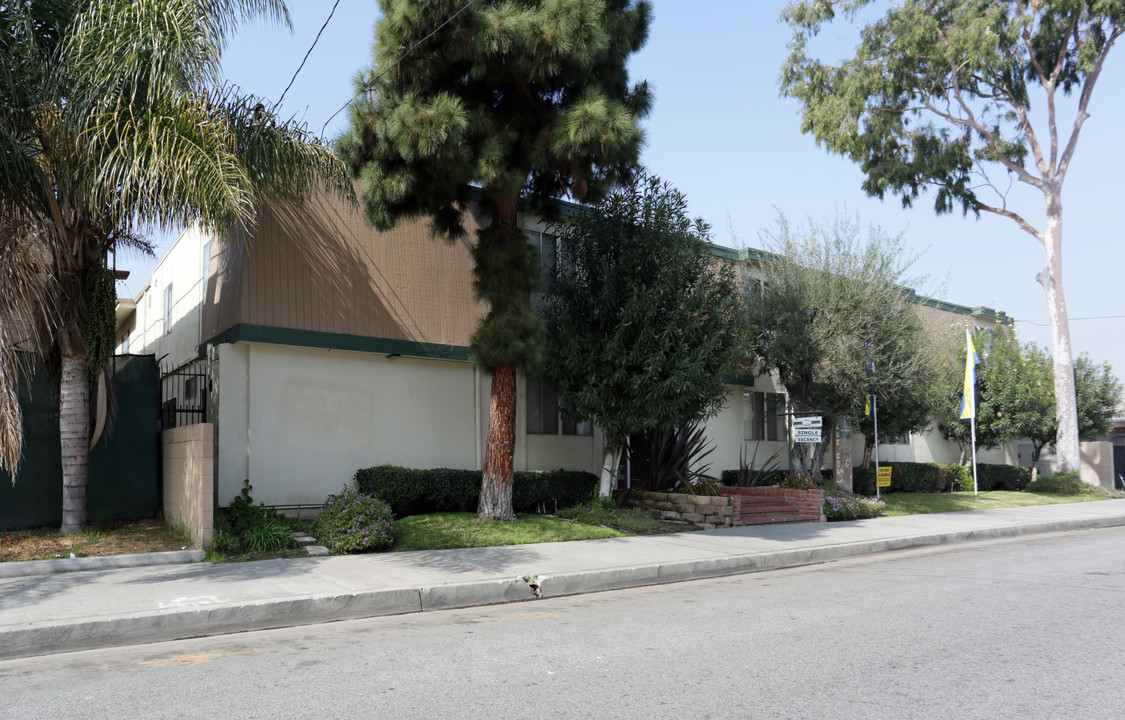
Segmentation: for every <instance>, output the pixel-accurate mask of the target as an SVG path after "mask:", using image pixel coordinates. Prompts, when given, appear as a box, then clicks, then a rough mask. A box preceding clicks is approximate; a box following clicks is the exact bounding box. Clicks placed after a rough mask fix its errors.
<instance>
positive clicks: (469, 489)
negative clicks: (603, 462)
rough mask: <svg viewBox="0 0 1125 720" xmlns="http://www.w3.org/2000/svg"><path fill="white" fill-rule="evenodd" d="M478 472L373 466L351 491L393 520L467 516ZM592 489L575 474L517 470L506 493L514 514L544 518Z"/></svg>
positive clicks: (592, 478)
mask: <svg viewBox="0 0 1125 720" xmlns="http://www.w3.org/2000/svg"><path fill="white" fill-rule="evenodd" d="M480 483H481V472H480V470H458V469H451V468H434V469H428V470H419V469H415V468H405V467H399V466H397V465H379V466H376V467H370V468H361V469H360V470H357V471H356V474H355V485H356V488H357V489H358V490H359V491H360V492H361V493H363V494H365V495H373V496H375V497H378V498H380V499H382V500H383V501H384V502H386V503H387V504H389V505H390V506H391V508H392V509H393V510H394V514H395V517H405V516H407V515H420V514H423V513H432V512H472V511H474V510H476V507H477V501H478V499H479V498H480ZM597 484H598V478H597V476H596V475H594V474H592V473H588V472H583V471H578V470H519V471H516V473H515V478H514V484H513V487H512V507H513V508H514V509H515V511H516V512H548V513H553V512H554V511H555V510H558V509H562V508H566V507H571V506H573V505H577V504H579V503H580V502H582V501H584V500H585V499H586V498H588V497H590V495H591V494H592V493H593V492H594V490H595V488H596V487H597Z"/></svg>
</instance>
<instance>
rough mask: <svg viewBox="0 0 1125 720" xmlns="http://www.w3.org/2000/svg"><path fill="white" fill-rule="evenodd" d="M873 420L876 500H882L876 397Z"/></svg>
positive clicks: (872, 400) (873, 397) (873, 399)
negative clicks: (879, 478)
mask: <svg viewBox="0 0 1125 720" xmlns="http://www.w3.org/2000/svg"><path fill="white" fill-rule="evenodd" d="M871 419H872V420H874V421H875V478H876V481H875V499H876V500H881V499H882V498H883V495H882V493H881V492H880V491H879V482H878V477H879V399H878V398H877V397H875V396H874V395H872V396H871Z"/></svg>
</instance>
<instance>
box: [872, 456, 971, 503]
mask: <svg viewBox="0 0 1125 720" xmlns="http://www.w3.org/2000/svg"><path fill="white" fill-rule="evenodd" d="M879 465H880V466H881V467H883V466H889V467H890V468H891V486H890V487H889V488H882V491H883V492H914V493H940V492H949V491H950V490H951V489H954V484H955V483H957V487H961V485H960V483H961V481H962V478H963V475H962V468H961V466H960V465H956V464H954V463H918V462H890V463H880V464H879ZM972 486H973V480H972V477H971V476H970V477H969V487H970V488H971V487H972ZM852 489H853V490H854V491H855V492H856V493H857V494H859V495H874V494H875V468H874V466H872V467H857V468H853V469H852Z"/></svg>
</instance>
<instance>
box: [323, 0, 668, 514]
mask: <svg viewBox="0 0 1125 720" xmlns="http://www.w3.org/2000/svg"><path fill="white" fill-rule="evenodd" d="M380 7H381V9H382V12H383V17H382V19H381V20H380V21H379V24H378V25H377V27H376V41H375V66H374V67H373V68H371V69H370V70H368V71H366V72H363V73H361V74H360V76H359V77H358V78H357V90H358V93H359V94H358V98H357V101H356V102H355V103H353V104H352V107H351V126H350V128H349V130H348V131H347V132H346V133H345V134H344V135H343V136H342V137H341V138H340V139H339V140H338V142H337V147H338V150H339V153H340V155H341V156H342V157H343V158H344V160H345V162H347V163H348V164H349V165H350V167H351V170H352V172H353V174H354V175H355V176H356V177H360V178H362V180H363V198H362V201H363V204H364V207H365V210H366V215H367V219H368V220H369V221H370V222H371V223H372V224H374V225H375V226H376V227H378V228H380V229H390V228H391V227H393V226H394V225H395V223H396V222H398V220H400V219H402V218H408V217H417V216H428V217H429V218H431V220H432V224H431V228H432V231H433V234H434V235H435V236H437V237H444V238H447V239H456V238H459V237H463V236H464V235H465V228H464V224H463V222H462V218H463V213H464V211H465V209H466V208H467V206H468V204H469V201H470V200H471V199H472V198H473V197H474V196H475V195H476V194H478V193H479V196H480V197H481V198H482V210H484V211H485V212H486V213H487V215H488V216H489V217H490V220H489V223H488V225H487V226H485V227H484V228H482V229H481V230H480V231H479V232H478V234H477V238H476V241H475V244H474V248H473V261H474V267H473V288H474V291H475V292H476V293H477V296H478V297H479V298H481V299H482V300H483V301H485V302H486V303H487V304H488V307H489V311H488V314H487V316H486V317H485V318H484V319H483V320H482V322H481V324H480V325H479V326H478V327H477V329H476V331H475V333H474V334H473V337H472V339H471V341H470V355H471V357H472V359H473V361H474V362H475V363H476V364H477V365H478V366H479V367H481V368H482V369H484V370H485V371H487V372H489V373H490V374H491V376H492V383H491V385H492V389H491V402H490V408H489V427H488V440H487V445H486V448H485V466H484V477H483V481H482V486H481V494H480V505H479V508H478V513H477V514H478V516H479V517H481V518H488V519H502V520H513V519H515V514H514V513H513V512H512V503H511V490H512V457H513V451H514V444H515V417H516V372H517V371H522V372H535V371H536V370H537V369H538V367H539V365H540V363H541V360H542V351H541V349H540V344H539V335H540V333H541V330H542V322H541V321H540V320H539V318H538V317H537V316H536V315H535V314H534V313H533V312H532V311H531V309H530V307H529V305H528V293H529V292H530V290H531V289H532V284H533V279H532V278H533V277H534V276H535V275H536V274H537V272H536V270H537V268H536V262H537V258H536V256H535V252H534V251H533V250H532V248H531V247H530V246H529V245H528V243H527V240H526V238H525V236H524V235H523V233H522V232H521V231H520V229H519V226H518V225H517V215H516V212H517V208H518V206H519V203H520V201H521V199H522V200H523V201H525V202H526V203H527V207H529V208H530V209H532V210H537V211H539V212H540V213H543V214H545V215H548V216H549V215H550V211H551V207H550V205H549V203H548V202H547V201H548V200H550V199H551V198H557V197H561V196H563V195H570V196H571V197H573V198H575V199H577V200H596V199H598V198H599V197H600V196H602V195H603V194H604V192H605V191H606V190H607V189H608V188H609V187H611V186H612V184H613V183H614V182H615V181H616V180H617V179H618V178H620V177H622V176H623V175H625V174H627V173H628V172H629V170H630V169H631V168H632V167H633V166H634V165H635V164H636V160H637V157H638V153H639V150H640V145H641V140H642V134H641V131H640V128H639V127H638V120H639V118H641V117H643V116H644V115H645V114H646V113H647V112H648V108H649V105H650V97H649V92H648V87H647V85H646V84H645V83H640V84H638V85H635V86H633V87H630V86H629V84H628V72H627V70H626V68H625V61H626V59H627V58H628V56H629V55H630V54H632V53H633V52H635V51H636V50H637V49H638V48H640V46H641V45H642V44H643V43H644V41H645V39H646V36H647V33H648V24H649V6H648V4H647V3H645V2H635V1H633V0H605V1H604V2H601V1H598V0H489V1H486V0H478V1H477V2H474V3H469V4H467V5H465V4H464V3H463V0H428V1H426V2H419V1H418V0H381V2H380Z"/></svg>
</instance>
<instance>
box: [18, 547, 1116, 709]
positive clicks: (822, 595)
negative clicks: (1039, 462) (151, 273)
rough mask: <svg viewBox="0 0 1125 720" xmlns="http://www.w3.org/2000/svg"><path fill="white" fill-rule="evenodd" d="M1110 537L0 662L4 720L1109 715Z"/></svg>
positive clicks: (1112, 686) (917, 553)
mask: <svg viewBox="0 0 1125 720" xmlns="http://www.w3.org/2000/svg"><path fill="white" fill-rule="evenodd" d="M1123 616H1125V528H1111V529H1105V530H1093V531H1083V532H1075V533H1065V534H1062V533H1060V534H1055V535H1045V536H1036V537H1034V538H1031V539H1026V538H1025V539H1017V540H1007V541H988V542H978V543H968V544H962V545H954V546H949V547H946V548H938V549H920V550H910V551H902V552H897V553H887V554H881V555H876V556H870V557H865V558H861V559H855V560H848V561H841V562H837V563H831V564H826V565H818V566H812V567H805V568H798V569H793V570H782V571H775V572H766V573H758V574H750V575H740V576H736V577H730V578H721V579H716V580H705V581H695V582H688V583H679V584H673V585H664V586H657V587H648V588H637V589H632V590H621V591H614V592H606V593H598V594H592V595H583V596H577V597H571V598H561V599H550V600H541V601H534V602H525V603H518V604H512V605H504V606H494V607H483V608H472V609H467V610H456V611H445V612H433V613H423V614H414V615H406V616H399V617H385V618H377V619H372V620H362V621H352V622H345V623H334V624H328V625H317V626H309V627H303V628H293V629H286V630H275V631H267V632H257V633H246V634H241V635H230V636H225V637H216V638H206V639H199V640H189V641H178V642H168V643H161V644H155V645H147V646H136V647H129V648H118V649H110V650H100V651H91V652H83V653H73V654H68V655H53V656H47V657H42V658H30V659H22V660H13V661H7V662H0V686H2V687H3V689H4V691H3V700H2V702H0V716H2V717H4V718H44V717H57V718H111V717H140V718H184V717H200V718H298V717H318V718H336V717H352V718H477V717H482V718H483V717H519V718H524V717H527V718H540V717H542V718H551V717H565V718H572V717H573V718H586V717H595V718H600V717H607V718H701V717H714V718H727V717H740V718H742V717H762V718H837V717H839V718H865V717H870V718H951V717H956V718H1021V719H1023V718H1050V719H1052V720H1056V719H1058V718H1120V717H1121V716H1122V714H1123V713H1125V709H1123V708H1125V659H1123V658H1125V629H1123V626H1122V618H1123Z"/></svg>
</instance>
